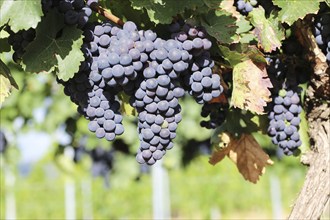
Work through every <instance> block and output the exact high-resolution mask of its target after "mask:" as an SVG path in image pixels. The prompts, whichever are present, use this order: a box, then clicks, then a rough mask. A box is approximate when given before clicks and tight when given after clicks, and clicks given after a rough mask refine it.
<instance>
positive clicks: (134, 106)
mask: <svg viewBox="0 0 330 220" xmlns="http://www.w3.org/2000/svg"><path fill="white" fill-rule="evenodd" d="M160 2H161V3H160ZM160 2H157V1H151V3H150V4H145V2H144V1H136V0H124V1H123V2H120V3H118V2H116V1H104V0H100V1H98V0H88V1H84V0H40V1H27V2H26V4H27V7H22V9H21V10H22V11H20V13H18V14H17V13H9V12H8V11H14V10H13V9H17V8H16V7H18V6H17V3H16V2H13V3H12V4H9V5H8V6H7V7H8V10H7V8H6V7H5V6H3V5H2V4H0V10H1V11H0V13H1V15H2V16H1V17H2V19H1V22H0V33H1V36H0V45H1V48H0V55H1V56H0V58H1V60H0V71H1V75H0V77H1V78H0V79H1V83H0V85H1V91H0V102H1V103H0V104H3V109H4V114H2V115H3V116H1V120H3V121H5V122H6V123H7V127H6V128H5V129H4V130H5V133H6V134H7V133H8V132H7V131H6V130H12V131H13V130H15V129H13V128H9V127H11V126H12V125H11V122H12V121H14V120H15V118H14V116H13V114H14V113H10V111H9V110H13V109H14V110H15V113H17V114H22V115H23V116H22V118H23V119H22V120H23V121H24V123H23V125H22V126H23V127H25V126H28V124H31V123H32V122H31V121H33V120H34V119H33V114H34V113H33V112H34V108H35V107H36V106H35V105H36V104H35V103H34V102H33V101H34V99H33V98H29V97H28V95H25V94H24V93H23V92H21V91H24V90H25V89H26V90H28V89H31V88H32V89H35V91H34V93H33V95H36V94H38V92H40V93H44V96H45V97H47V99H48V100H51V101H49V103H50V104H49V103H48V102H47V107H46V112H47V113H48V112H52V111H57V113H58V115H57V117H56V120H55V121H54V122H52V121H51V122H49V121H47V123H48V125H46V123H45V124H43V125H40V127H42V129H45V130H47V129H48V127H51V128H52V129H54V128H57V127H61V126H63V121H66V120H67V119H68V118H70V117H71V118H70V120H71V122H70V123H71V124H75V126H76V127H77V128H76V129H75V130H73V131H70V132H69V131H66V132H68V133H70V138H72V141H71V142H70V145H74V146H75V157H74V161H75V162H77V163H79V161H81V155H88V156H90V158H91V160H92V164H93V165H91V167H92V170H94V175H95V176H102V177H103V178H105V179H108V175H109V172H110V171H111V170H112V169H113V167H114V164H113V162H114V161H115V160H114V157H115V153H114V152H115V151H118V149H114V148H115V146H116V143H118V142H120V141H122V140H125V139H129V138H127V136H126V135H130V138H131V139H132V141H131V142H129V143H128V142H127V143H126V141H124V142H123V143H124V145H125V146H127V149H126V153H125V154H126V156H134V158H135V160H136V161H137V162H138V163H139V164H140V166H141V172H148V171H149V167H148V166H149V165H154V164H155V163H156V162H157V161H159V160H165V161H166V159H165V158H166V157H167V156H166V157H165V155H166V154H172V152H173V154H176V152H177V150H181V152H183V154H182V155H183V156H182V157H183V158H184V159H183V160H181V162H182V163H184V164H187V161H186V160H188V159H187V158H191V159H192V158H194V157H195V155H193V154H194V153H195V151H200V152H202V151H204V153H202V154H204V155H205V154H206V155H208V156H209V163H211V164H213V165H215V164H217V163H219V162H220V161H221V160H222V159H223V158H225V157H229V158H230V159H231V160H232V161H233V162H234V163H235V165H236V166H237V168H238V169H239V171H240V173H241V174H242V175H243V177H244V178H245V179H246V180H248V181H250V182H253V183H256V182H257V181H258V180H259V177H260V176H261V175H262V174H263V173H264V169H265V167H266V166H268V165H271V164H273V161H272V160H271V157H272V155H269V154H267V152H275V151H280V153H284V154H285V155H286V156H292V157H291V158H294V157H302V158H303V156H304V155H305V154H306V153H308V152H309V151H314V148H313V147H314V146H313V145H314V144H315V143H316V142H317V141H315V140H314V139H315V138H314V137H315V136H312V135H310V134H311V129H313V128H314V127H315V126H314V127H309V125H310V124H313V123H314V121H311V119H310V118H311V117H310V116H309V115H312V114H316V113H315V112H314V109H315V108H318V107H320V106H326V107H323V109H327V107H328V106H329V98H328V97H327V95H328V94H330V92H329V91H330V90H329V89H330V87H329V85H330V84H329V63H330V41H329V40H330V26H329V25H330V10H329V8H330V7H329V3H328V2H327V1H323V0H318V1H306V2H301V1H292V2H288V1H278V0H273V1H265V0H231V1H219V2H214V1H202V0H197V1H192V2H189V4H186V3H184V1H170V0H164V1H160ZM24 4H25V3H24ZM121 4H122V5H121ZM123 5H124V6H125V7H124V6H123ZM126 6H127V7H126ZM9 9H10V10H9ZM28 9H29V10H31V11H32V12H31V13H30V12H29V11H28ZM296 9H301V10H296ZM16 11H17V10H16ZM25 14H26V15H27V16H28V18H27V19H25V18H24V16H22V15H25ZM12 61H13V62H12ZM22 71H23V72H26V73H27V74H28V73H38V76H37V77H36V78H37V80H36V82H35V83H31V82H30V81H29V80H26V79H25V78H24V77H26V76H23V77H20V76H18V77H17V78H16V76H15V74H14V73H15V72H22ZM45 74H46V75H47V76H51V77H53V79H54V80H53V81H52V82H49V81H47V82H46V81H45V79H43V78H42V76H43V75H45ZM15 80H16V81H17V82H16V81H15ZM37 81H39V82H40V84H41V85H40V87H38V83H39V82H37ZM55 81H56V83H53V82H55ZM17 84H20V87H21V88H22V89H21V88H20V89H19V90H18V92H17V93H16V91H15V92H14V90H13V89H14V88H16V89H18V87H19V86H18V85H17ZM21 85H22V86H21ZM35 87H36V88H35ZM59 88H60V92H63V93H64V94H65V96H66V99H65V100H67V101H69V102H71V104H72V103H73V104H72V106H74V108H76V110H75V111H73V112H70V111H71V109H70V107H71V106H70V107H69V104H68V105H67V107H68V108H63V107H62V109H61V110H63V115H62V114H61V113H62V112H58V111H59V110H58V109H56V110H53V109H52V108H53V103H56V102H59V101H58V100H61V99H63V100H64V98H61V97H60V98H58V97H57V95H59V96H60V95H61V94H62V93H61V94H59V93H60V92H59V91H58V89H59ZM11 93H14V94H12V95H11ZM15 94H17V95H15ZM19 96H24V99H23V101H21V100H20V98H19ZM52 96H56V97H57V98H56V99H55V98H52ZM45 97H44V98H45ZM7 100H8V101H7ZM12 100H13V101H12ZM26 100H28V101H26ZM63 100H62V101H63ZM45 103H46V101H45ZM187 103H189V104H187ZM30 104H31V105H30ZM54 105H55V104H54ZM7 106H8V109H9V110H5V109H6V107H7ZM187 106H188V107H187ZM1 110H2V109H1ZM68 112H69V113H68ZM196 112H197V114H196ZM320 112H321V110H320ZM78 114H79V115H78ZM327 114H328V113H327V111H324V113H319V114H318V116H320V117H322V120H320V123H321V122H323V121H327V120H328V119H325V118H326V116H327ZM46 115H47V114H46ZM306 116H307V117H306ZM188 117H190V118H189V119H190V122H189V119H187V118H188ZM314 119H315V117H314ZM186 120H187V121H188V122H187V123H186ZM72 121H74V122H72ZM78 122H79V126H78ZM195 122H197V123H198V124H199V125H200V126H197V127H198V128H196V126H195V124H193V123H195ZM70 123H66V125H67V126H68V124H70ZM189 123H190V124H189ZM8 124H9V126H8ZM41 124H42V123H41ZM132 124H134V126H135V127H134V129H135V134H134V135H132V133H130V125H132ZM193 125H194V126H193ZM4 127H5V126H4ZM2 129H3V128H2V127H1V130H2ZM49 130H51V129H50V128H49ZM49 130H47V131H49ZM49 132H52V131H49ZM9 133H10V132H9ZM205 134H207V135H205ZM77 136H80V138H81V136H88V138H90V139H93V140H94V137H96V139H95V140H97V143H98V144H93V146H95V147H92V149H89V148H88V146H87V145H86V144H85V143H79V144H77V143H76V140H77V139H79V138H77ZM206 136H207V137H206ZM135 139H136V140H135ZM260 139H262V140H261V141H260ZM312 139H313V140H312ZM0 140H1V142H0V144H1V148H0V151H1V152H2V153H4V152H5V149H6V146H7V142H6V139H5V138H4V135H3V133H2V132H0ZM82 140H85V139H82ZM134 141H136V143H135V142H134ZM81 142H83V141H81ZM104 143H106V144H104ZM103 144H104V145H106V146H107V147H109V146H112V147H113V148H112V149H111V150H109V149H105V148H104V146H103ZM188 145H198V146H200V147H196V149H195V150H192V152H189V149H188V147H186V146H188ZM206 145H207V146H206ZM59 146H61V147H62V148H65V146H62V145H61V144H59ZM176 146H178V147H176ZM180 146H181V147H182V146H183V147H182V149H178V148H180ZM61 147H59V148H60V149H61ZM173 148H175V150H172V151H171V152H169V150H171V149H173ZM198 149H199V150H198ZM203 149H204V150H203ZM62 151H63V149H62V150H60V151H59V152H61V153H63V152H62ZM131 152H132V153H131ZM246 152H253V153H251V154H250V153H246ZM189 153H191V155H189ZM184 154H187V155H188V156H187V155H184ZM169 157H170V158H171V156H169ZM242 161H243V162H242ZM242 164H243V165H242ZM255 164H258V166H254V165H255Z"/></svg>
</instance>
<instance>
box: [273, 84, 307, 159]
mask: <svg viewBox="0 0 330 220" xmlns="http://www.w3.org/2000/svg"><path fill="white" fill-rule="evenodd" d="M301 111H302V108H301V106H300V98H299V95H298V93H297V92H295V91H293V90H287V91H286V90H281V91H280V92H279V95H278V96H276V97H274V105H273V108H272V111H270V113H269V115H268V118H269V120H270V122H269V127H268V134H269V135H270V136H271V138H272V142H273V143H274V144H277V145H278V146H279V147H280V148H281V149H282V150H283V152H284V154H286V155H292V154H293V153H294V152H295V151H296V150H297V148H298V147H299V146H300V145H301V140H300V135H299V133H298V130H299V124H300V117H299V114H300V112H301Z"/></svg>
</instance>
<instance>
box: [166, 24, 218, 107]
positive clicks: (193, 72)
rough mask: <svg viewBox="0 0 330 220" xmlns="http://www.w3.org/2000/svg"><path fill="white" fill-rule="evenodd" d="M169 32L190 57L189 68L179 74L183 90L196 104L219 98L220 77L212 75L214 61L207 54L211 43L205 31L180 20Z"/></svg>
mask: <svg viewBox="0 0 330 220" xmlns="http://www.w3.org/2000/svg"><path fill="white" fill-rule="evenodd" d="M169 30H170V32H172V36H171V37H172V38H173V39H175V40H176V41H177V42H180V43H182V49H183V50H185V51H188V52H189V55H190V56H189V57H190V62H189V67H188V69H187V70H185V71H183V72H182V74H181V75H182V83H181V84H182V86H183V88H184V89H185V90H187V91H188V93H189V94H190V95H191V96H193V97H194V98H195V100H196V101H197V103H198V104H204V103H207V102H209V101H211V100H212V99H213V98H216V97H218V96H220V94H221V93H222V92H223V87H222V86H221V85H220V76H219V75H217V74H212V67H213V66H214V61H213V60H212V59H211V56H210V52H209V49H210V48H211V46H212V42H211V41H210V40H209V39H208V38H207V33H206V30H205V29H204V28H203V27H199V26H192V25H190V24H188V23H185V22H184V21H182V20H178V21H177V22H174V23H172V24H171V25H170V27H169Z"/></svg>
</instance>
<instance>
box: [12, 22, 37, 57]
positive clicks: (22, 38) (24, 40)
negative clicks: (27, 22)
mask: <svg viewBox="0 0 330 220" xmlns="http://www.w3.org/2000/svg"><path fill="white" fill-rule="evenodd" d="M8 33H9V37H8V43H9V44H10V45H11V46H12V48H13V50H14V54H13V60H14V62H19V60H20V59H21V58H22V56H23V54H24V52H25V48H26V47H27V46H28V45H29V44H30V43H31V42H32V41H33V40H34V38H35V36H36V31H35V29H33V28H30V29H28V30H20V31H18V32H16V33H15V32H13V31H12V30H10V29H8Z"/></svg>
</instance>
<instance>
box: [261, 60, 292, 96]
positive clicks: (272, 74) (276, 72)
mask: <svg viewBox="0 0 330 220" xmlns="http://www.w3.org/2000/svg"><path fill="white" fill-rule="evenodd" d="M266 60H267V62H268V65H267V72H268V76H269V78H270V80H271V82H272V84H273V93H274V94H277V93H278V92H279V90H281V89H282V87H283V83H284V81H285V78H286V75H287V74H286V73H287V71H288V66H287V63H285V62H283V61H282V58H281V57H279V56H268V57H266Z"/></svg>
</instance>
